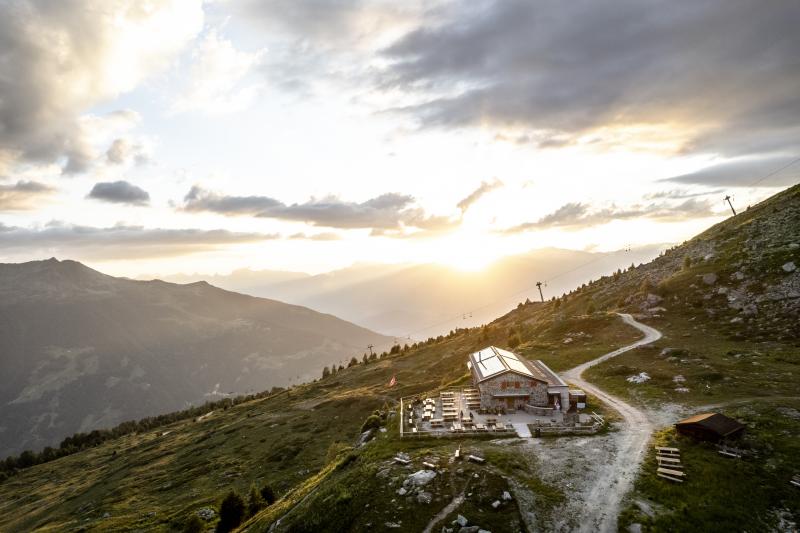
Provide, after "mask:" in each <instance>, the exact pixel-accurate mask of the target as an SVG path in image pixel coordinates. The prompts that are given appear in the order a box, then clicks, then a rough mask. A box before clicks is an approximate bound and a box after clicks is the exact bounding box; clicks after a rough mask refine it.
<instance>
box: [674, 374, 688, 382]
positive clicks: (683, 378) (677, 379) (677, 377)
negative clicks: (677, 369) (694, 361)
mask: <svg viewBox="0 0 800 533" xmlns="http://www.w3.org/2000/svg"><path fill="white" fill-rule="evenodd" d="M672 381H674V382H675V383H683V382H684V381H686V378H685V377H683V376H681V375H680V374H678V375H677V376H675V377H674V378H672Z"/></svg>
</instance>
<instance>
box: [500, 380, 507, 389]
mask: <svg viewBox="0 0 800 533" xmlns="http://www.w3.org/2000/svg"><path fill="white" fill-rule="evenodd" d="M500 388H501V389H503V390H506V382H505V381H503V382H501V383H500Z"/></svg>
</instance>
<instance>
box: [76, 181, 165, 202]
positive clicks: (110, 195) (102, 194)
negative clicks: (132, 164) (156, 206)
mask: <svg viewBox="0 0 800 533" xmlns="http://www.w3.org/2000/svg"><path fill="white" fill-rule="evenodd" d="M87 198H92V199H94V200H101V201H103V202H111V203H115V204H130V205H147V204H149V203H150V194H148V192H147V191H145V190H144V189H142V188H140V187H137V186H136V185H133V184H131V183H128V182H127V181H123V180H120V181H112V182H100V183H96V184H95V185H94V187H92V190H91V192H89V195H88V196H87Z"/></svg>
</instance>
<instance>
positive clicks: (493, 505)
mask: <svg viewBox="0 0 800 533" xmlns="http://www.w3.org/2000/svg"><path fill="white" fill-rule="evenodd" d="M500 505H501V504H500V500H495V501H493V502H492V509H497V508H498V507H500Z"/></svg>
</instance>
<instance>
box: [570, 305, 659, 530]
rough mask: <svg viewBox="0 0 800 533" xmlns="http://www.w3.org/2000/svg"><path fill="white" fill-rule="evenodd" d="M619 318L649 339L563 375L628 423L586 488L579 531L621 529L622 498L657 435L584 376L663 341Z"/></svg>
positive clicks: (640, 415)
mask: <svg viewBox="0 0 800 533" xmlns="http://www.w3.org/2000/svg"><path fill="white" fill-rule="evenodd" d="M619 315H620V317H622V320H624V321H625V322H626V323H627V324H629V325H631V326H633V327H635V328H636V329H638V330H639V331H641V332H642V333H644V335H645V336H644V337H643V338H641V339H639V340H638V341H636V342H634V343H633V344H630V345H628V346H625V347H623V348H619V349H617V350H614V351H613V352H609V353H607V354H605V355H602V356H600V357H598V358H597V359H593V360H591V361H589V362H586V363H583V364H582V365H579V366H576V367H575V368H573V369H570V370H568V371H567V372H565V373H564V374H563V375H562V377H563V378H564V380H565V381H568V382H570V383H572V384H574V385H576V386H578V387H580V388H582V389H583V390H584V391H586V392H587V393H589V394H592V395H594V396H596V397H597V398H599V399H600V400H602V401H603V402H605V403H607V404H608V405H610V406H611V407H613V408H614V409H616V410H617V411H619V413H620V414H621V415H622V418H623V421H624V427H623V428H622V429H621V430H620V431H619V432H617V433H616V434H615V439H614V440H615V441H616V442H615V444H616V446H615V448H616V449H615V451H614V452H613V453H611V454H610V455H611V456H610V457H608V458H607V461H606V464H605V465H604V467H603V468H600V469H598V470H597V471H596V472H595V474H596V475H595V476H593V478H592V479H591V481H589V482H588V483H589V484H590V485H589V486H588V487H586V491H585V494H586V497H585V500H584V506H583V507H582V513H583V516H581V517H580V518H579V521H578V522H579V524H580V526H579V528H578V530H579V531H616V530H617V516H618V515H619V512H620V505H621V503H622V498H623V497H624V496H625V494H626V493H627V492H628V491H629V490H630V488H631V484H632V482H633V480H634V478H635V476H636V472H637V471H638V470H639V465H640V464H641V462H642V460H643V459H644V455H645V448H646V446H647V442H648V441H649V439H650V435H651V434H652V432H653V423H652V422H651V421H650V420H649V418H648V417H647V416H646V415H645V413H643V412H642V411H640V410H639V409H636V408H635V407H633V406H632V405H630V404H628V403H626V402H624V401H622V400H620V399H619V398H617V397H615V396H612V395H611V394H608V393H606V392H604V391H603V390H601V389H599V388H598V387H596V386H595V385H592V384H591V383H589V382H588V381H586V380H584V379H583V378H582V377H581V375H582V374H583V372H584V371H585V370H586V369H587V368H590V367H592V366H594V365H596V364H599V363H602V362H603V361H606V360H608V359H611V358H612V357H616V356H617V355H619V354H621V353H624V352H627V351H628V350H632V349H634V348H636V347H638V346H642V345H645V344H650V343H651V342H655V341H657V340H658V339H660V338H661V332H660V331H658V330H657V329H654V328H651V327H650V326H646V325H644V324H642V323H640V322H637V321H636V320H634V319H633V317H632V316H631V315H628V314H623V313H620V314H619Z"/></svg>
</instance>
